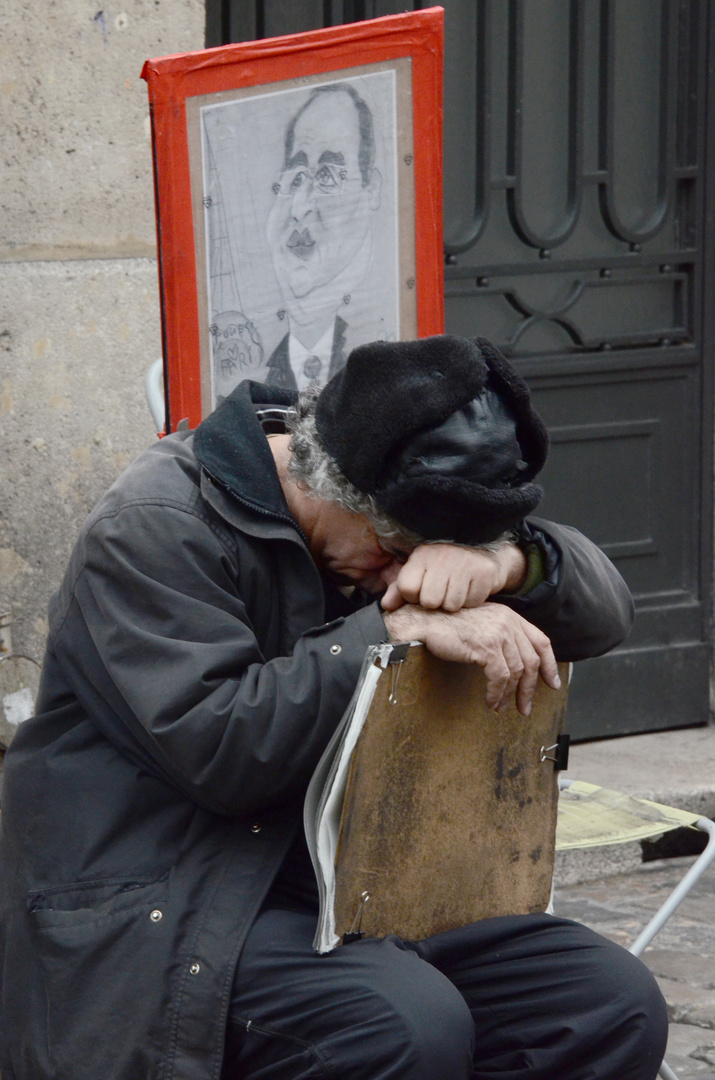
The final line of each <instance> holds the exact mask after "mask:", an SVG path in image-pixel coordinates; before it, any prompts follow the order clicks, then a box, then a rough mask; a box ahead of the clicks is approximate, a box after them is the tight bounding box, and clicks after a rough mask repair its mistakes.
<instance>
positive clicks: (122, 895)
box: [27, 875, 175, 1080]
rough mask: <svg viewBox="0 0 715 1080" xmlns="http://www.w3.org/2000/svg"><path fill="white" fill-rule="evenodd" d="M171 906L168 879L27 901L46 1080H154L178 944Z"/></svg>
mask: <svg viewBox="0 0 715 1080" xmlns="http://www.w3.org/2000/svg"><path fill="white" fill-rule="evenodd" d="M168 897H169V884H168V875H165V876H164V877H162V878H159V879H154V880H141V879H134V880H126V879H124V880H119V879H116V880H114V879H107V880H102V881H96V880H95V881H91V882H77V883H74V884H72V885H66V886H60V887H58V888H53V889H45V890H41V891H40V890H37V891H33V892H31V893H29V894H28V895H27V908H28V912H27V921H28V924H29V928H30V933H31V935H32V938H33V949H34V951H35V952H36V954H37V957H38V960H39V964H40V968H41V977H42V983H43V986H42V993H43V997H44V1006H43V1012H44V1022H45V1025H46V1026H45V1037H46V1043H45V1045H46V1055H47V1059H48V1061H49V1062H50V1063H51V1072H49V1073H48V1074H47V1075H48V1076H52V1077H53V1078H60V1077H61V1078H62V1080H84V1078H86V1077H92V1078H94V1077H101V1078H102V1080H137V1078H138V1077H142V1080H150V1078H154V1077H156V1076H158V1074H159V1072H160V1062H161V1056H162V1053H161V1047H162V1044H163V1045H164V1047H165V1045H166V1037H167V1036H166V1030H165V1028H166V1020H165V1017H166V1014H167V1007H168V986H167V976H168V969H169V967H170V957H171V954H172V950H173V945H174V944H175V943H174V942H173V940H172V939H173V936H174V933H175V927H174V926H173V925H172V924H173V919H172V917H171V905H170V904H169V902H168ZM41 1075H42V1076H43V1077H44V1076H45V1073H44V1072H43V1073H42V1074H41Z"/></svg>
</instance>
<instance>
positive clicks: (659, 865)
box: [554, 857, 715, 1080]
mask: <svg viewBox="0 0 715 1080" xmlns="http://www.w3.org/2000/svg"><path fill="white" fill-rule="evenodd" d="M692 862H693V858H691V857H679V858H674V859H663V860H660V861H657V862H652V863H645V864H643V865H641V866H639V867H637V869H635V870H633V871H630V872H628V873H620V874H617V875H615V876H613V877H606V878H603V879H601V880H599V881H597V882H591V883H589V884H582V885H570V886H566V887H558V886H557V888H556V890H555V898H554V906H555V911H556V913H557V914H558V915H563V916H565V917H567V918H571V919H577V920H578V921H579V922H583V923H585V924H586V925H587V926H590V927H592V928H593V929H594V930H597V931H598V932H599V933H601V934H603V935H604V936H605V937H609V938H611V939H612V940H613V941H617V942H619V944H621V945H625V946H628V945H630V943H631V942H632V941H633V940H634V939H635V938H636V936H637V935H638V933H639V931H640V930H641V929H642V928H643V926H644V924H645V923H646V922H647V921H648V919H649V918H650V916H651V915H652V914H653V913H654V912H655V911H657V909H658V907H659V906H660V905H661V903H662V902H663V900H665V898H666V897H667V895H668V893H669V892H670V891H671V890H672V889H673V888H674V887H675V885H676V884H677V883H678V881H679V880H680V878H681V877H682V876H683V874H684V873H685V871H686V870H687V868H688V866H689V865H690V864H691V863H692ZM643 960H644V961H645V962H646V963H647V964H648V966H649V967H650V969H651V970H652V971H653V973H654V974H655V976H656V977H657V979H658V982H659V984H660V987H661V989H662V991H663V994H664V996H665V999H666V1001H667V1003H668V1012H669V1016H670V1021H671V1022H670V1031H669V1038H668V1051H667V1054H666V1061H667V1062H668V1064H669V1065H670V1066H671V1068H673V1069H674V1070H675V1071H676V1073H677V1074H678V1077H679V1080H705V1078H713V1080H715V865H712V866H710V867H709V869H708V870H706V871H705V874H704V875H703V877H702V878H701V879H700V881H699V882H698V883H697V884H696V885H695V886H694V888H693V889H692V891H691V892H690V894H689V895H688V896H687V897H686V899H685V900H684V901H683V902H682V904H681V905H680V907H679V908H678V909H677V911H676V912H675V913H674V914H673V915H672V916H671V918H670V920H669V921H668V922H667V923H666V925H665V926H664V927H663V929H662V930H661V931H660V933H659V934H658V935H657V936H656V937H655V939H654V941H653V944H652V945H651V946H650V947H649V948H648V949H646V951H645V954H644V956H643ZM613 1080H618V1078H617V1077H614V1078H613Z"/></svg>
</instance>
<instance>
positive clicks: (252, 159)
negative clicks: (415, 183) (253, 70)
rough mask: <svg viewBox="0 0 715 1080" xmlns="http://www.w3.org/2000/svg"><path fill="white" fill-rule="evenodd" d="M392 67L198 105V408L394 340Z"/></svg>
mask: <svg viewBox="0 0 715 1080" xmlns="http://www.w3.org/2000/svg"><path fill="white" fill-rule="evenodd" d="M396 100H397V99H396V80H395V72H394V71H393V70H392V69H385V70H379V71H372V72H367V73H365V74H364V75H360V76H355V77H352V78H351V79H334V80H329V81H325V82H316V83H315V85H314V86H312V87H310V86H308V87H306V86H291V87H287V88H281V89H279V90H269V91H268V92H264V91H262V92H260V93H253V94H249V95H243V96H239V97H236V98H234V99H231V100H228V101H225V102H219V103H210V104H208V105H202V106H201V113H200V115H201V125H202V148H201V152H202V158H201V164H202V185H203V187H202V197H203V225H204V244H203V250H204V252H205V267H206V295H207V300H206V302H207V309H208V320H207V323H208V329H209V330H210V334H209V335H208V343H209V347H210V369H211V375H210V378H211V390H210V393H211V400H212V407H214V406H215V405H216V404H217V403H218V401H219V400H220V399H221V398H222V397H223V396H225V395H226V394H228V393H229V392H230V390H231V389H232V388H233V387H234V386H235V385H236V384H237V383H238V382H240V381H241V379H245V378H252V379H256V380H257V381H259V382H267V383H272V384H275V385H279V386H284V387H286V388H290V389H303V388H304V387H306V386H323V385H324V384H325V382H326V381H327V380H328V379H329V378H330V377H331V376H332V375H333V374H335V372H336V371H338V370H339V369H340V368H341V367H342V365H343V364H344V363H345V360H346V358H347V356H348V354H349V352H350V350H351V349H353V348H354V347H355V346H356V345H358V344H360V343H361V342H363V341H374V340H376V339H377V338H384V339H388V340H390V339H392V340H396V339H397V338H398V337H399V334H400V306H399V303H400V301H399V244H398V217H397V207H398V201H397V187H396V184H397V179H396V178H397V105H396Z"/></svg>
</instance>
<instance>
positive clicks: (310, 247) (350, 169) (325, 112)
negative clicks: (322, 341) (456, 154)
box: [266, 91, 380, 298]
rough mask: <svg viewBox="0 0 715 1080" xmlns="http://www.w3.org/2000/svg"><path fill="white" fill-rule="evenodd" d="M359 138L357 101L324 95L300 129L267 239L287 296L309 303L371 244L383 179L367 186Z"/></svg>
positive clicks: (277, 189) (279, 188)
mask: <svg viewBox="0 0 715 1080" xmlns="http://www.w3.org/2000/svg"><path fill="white" fill-rule="evenodd" d="M359 148H360V130H359V122H358V114H357V110H356V109H355V105H354V104H353V101H352V99H351V98H350V97H349V95H348V94H346V93H343V92H341V91H336V92H331V93H325V94H320V95H318V97H317V98H316V99H315V100H314V101H312V102H311V104H310V105H309V106H308V107H307V109H306V110H305V112H303V113H302V114H301V115H300V117H299V118H298V121H297V122H296V125H295V129H294V139H293V149H292V154H291V158H290V160H289V161H288V162H287V163H286V165H285V167H284V170H283V172H282V174H281V176H280V179H279V181H278V182H277V183H276V185H275V187H274V191H275V192H276V195H275V199H274V202H273V206H272V208H271V211H270V213H269V215H268V222H267V226H266V231H267V235H268V242H269V244H270V247H271V255H272V258H273V265H274V267H275V270H276V274H277V276H278V279H279V281H280V284H281V288H282V289H283V292H284V295H286V296H287V295H288V291H290V293H292V295H293V296H294V297H297V298H301V297H304V296H307V295H308V294H309V293H310V292H312V290H313V289H316V288H319V287H320V286H321V285H324V284H326V283H327V282H330V281H332V280H333V279H334V278H336V277H337V276H338V274H340V273H341V272H342V271H343V270H345V269H346V268H347V267H348V266H349V264H350V262H351V260H352V259H353V257H354V256H355V254H356V253H357V252H358V250H359V249H360V247H361V246H362V244H363V243H364V241H365V238H366V236H367V232H368V228H369V219H370V214H371V212H372V210H375V209H377V207H378V206H379V204H380V196H379V182H380V177H379V173H377V172H376V171H375V170H374V171H373V178H372V179H371V180H370V182H369V183H368V184H367V185H366V186H363V182H362V175H361V173H360V167H359V164H358V152H359Z"/></svg>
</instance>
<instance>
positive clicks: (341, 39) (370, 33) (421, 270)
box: [142, 8, 444, 432]
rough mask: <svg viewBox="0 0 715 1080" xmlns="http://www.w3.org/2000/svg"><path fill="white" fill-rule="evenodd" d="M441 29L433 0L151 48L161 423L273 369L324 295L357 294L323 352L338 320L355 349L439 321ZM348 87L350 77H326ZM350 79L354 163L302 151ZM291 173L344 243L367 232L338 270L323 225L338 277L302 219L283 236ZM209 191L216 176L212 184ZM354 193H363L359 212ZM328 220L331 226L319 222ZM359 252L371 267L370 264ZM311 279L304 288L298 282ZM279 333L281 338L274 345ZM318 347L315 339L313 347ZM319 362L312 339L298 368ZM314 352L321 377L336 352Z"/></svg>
mask: <svg viewBox="0 0 715 1080" xmlns="http://www.w3.org/2000/svg"><path fill="white" fill-rule="evenodd" d="M443 38H444V30H443V10H442V8H430V9H427V10H424V11H418V12H413V13H406V14H403V15H393V16H387V17H384V18H380V19H373V20H369V21H365V22H360V23H356V24H352V25H347V26H337V27H331V28H329V29H325V30H316V31H312V32H309V33H304V34H296V35H291V36H287V37H280V38H272V39H267V40H263V41H255V42H243V43H240V44H235V45H226V46H223V47H221V48H217V49H207V50H203V51H200V52H193V53H186V54H182V55H176V56H168V57H162V58H159V59H154V60H148V61H147V62H146V63H145V65H144V68H143V70H142V77H143V78H144V79H145V80H146V81H147V84H148V91H149V102H150V112H151V122H152V144H153V155H154V182H155V197H156V216H157V240H158V253H159V285H160V297H161V316H162V334H163V354H164V379H165V401H166V431H167V432H169V431H171V430H176V429H177V428H178V427H179V426H181V427H182V428H184V427H187V426H188V427H190V428H193V427H195V426H196V425H197V424H198V423H199V422H200V421H201V419H203V417H204V416H206V415H207V413H208V412H210V411H211V409H212V408H213V407H214V406H215V404H216V403H217V400H220V399H221V396H223V393H224V391H225V389H226V387H228V386H229V384H230V379H234V380H235V381H240V378H264V379H265V381H273V382H280V379H281V378H282V377H283V376H281V375H280V374H277V372H278V370H279V369H278V366H277V365H278V362H277V360H276V357H277V356H278V355H279V353H280V352H281V348H283V352H286V349H287V347H288V344H289V345H290V348H291V350H294V349H299V347H300V342H299V341H298V340H297V339H298V335H299V334H302V333H303V330H302V329H301V325H299V324H300V320H301V319H304V320H306V321H309V319H312V320H313V323H314V325H313V326H311V328H310V331H309V330H306V331H305V335H304V336H306V350H305V351H306V352H310V351H311V350H312V349H313V346H312V345H311V344H310V343H309V342H308V341H307V336H308V334H309V332H312V333H313V335H315V334H317V333H318V332H319V331H318V329H317V327H318V314H319V312H322V310H323V309H325V310H326V311H327V309H328V308H329V307H330V304H331V303H332V302H333V296H332V294H333V293H335V294H336V295H337V294H338V293H339V290H340V288H344V292H343V294H342V297H341V298H340V300H339V303H344V304H345V305H347V306H346V308H342V307H341V308H340V312H339V313H338V314H336V315H335V316H334V322H333V329H332V330H329V332H328V331H326V333H325V334H323V338H322V339H321V340H322V348H323V350H326V349H328V347H329V345H328V339H329V334H330V333H332V334H333V341H332V345H331V346H330V347H332V349H333V359H332V360H331V361H330V363H331V364H334V363H335V359H334V355H335V344H336V342H337V340H338V336H339V328H340V341H341V343H342V344H343V345H346V346H349V347H350V348H351V347H353V345H354V344H357V343H359V340H374V339H375V338H377V337H383V336H384V337H391V336H393V335H394V336H397V337H399V338H403V339H404V338H410V337H425V336H427V335H430V334H437V333H442V332H443V327H444V290H443V256H442V56H443ZM365 88H366V89H365ZM338 90H344V91H345V94H339V93H328V91H338ZM347 94H349V95H350V97H351V98H352V101H353V104H354V107H355V109H356V110H358V111H357V116H358V121H356V122H359V124H360V140H361V142H360V155H361V157H360V164H359V167H354V168H353V169H352V172H353V173H354V174H355V175H351V168H350V165H349V163H345V164H342V163H341V162H342V158H341V157H339V156H336V155H335V154H334V153H333V154H332V155H331V153H330V152H328V151H326V152H325V153H324V154H323V155H321V157H320V164H319V165H318V164H316V163H315V162H314V163H313V164H311V163H309V162H307V160H306V161H305V163H304V164H302V162H303V161H304V160H305V154H303V155H302V157H301V153H300V152H297V153H295V154H293V152H292V148H293V146H294V145H295V146H296V147H297V146H298V144H299V142H300V139H299V124H300V120H301V117H302V118H303V123H302V128H301V129H300V130H301V131H302V130H303V129H305V128H306V127H312V129H313V130H314V131H315V130H319V131H321V132H322V131H324V130H325V128H326V126H327V127H331V126H332V127H335V125H336V124H337V123H339V121H340V117H341V115H342V114H341V113H340V109H341V108H343V107H345V108H346V109H347V112H346V113H345V116H348V114H350V115H353V114H352V113H351V108H352V106H351V108H347V97H346V95H347ZM358 100H359V101H360V102H361V104H360V106H359V107H358V105H357V104H356V102H357V101H358ZM328 102H329V106H328V104H327V103H328ZM366 102H367V104H365V103H366ZM329 108H330V109H332V112H330V111H329ZM320 110H322V113H321V112H320ZM360 110H361V111H360ZM366 112H367V113H368V114H369V115H370V116H372V117H373V120H372V121H371V122H370V123H371V128H370V130H371V131H373V135H372V136H371V137H372V145H373V148H374V147H377V149H376V150H375V149H373V166H365V164H364V162H365V160H366V156H365V154H364V153H363V133H364V131H363V129H364V127H365V125H364V124H363V122H362V118H363V116H364V114H365V113H366ZM323 114H325V115H327V118H328V119H327V124H326V122H325V115H323ZM287 117H290V118H291V119H290V120H288V122H286V118H287ZM308 121H309V122H310V123H308ZM352 122H353V121H352V120H347V123H348V124H350V123H352ZM380 123H382V127H383V130H382V131H380V129H379V124H380ZM289 128H292V134H290V135H289ZM343 128H344V124H343ZM249 136H250V138H249ZM300 137H301V138H302V137H303V136H300ZM247 139H248V141H247ZM291 140H292V141H291ZM289 142H290V146H291V154H292V156H290V155H289V152H288V147H289ZM269 150H270V153H269ZM381 152H382V153H383V159H382V160H380V156H379V155H380V153H381ZM277 154H280V157H279V159H276V155H277ZM326 154H327V163H326V161H325V160H324V159H325V158H326ZM289 156H290V160H289ZM335 161H338V164H337V165H336V164H335ZM378 165H379V166H380V167H379V168H378V167H377V166H378ZM221 169H223V173H221V172H220V170H221ZM271 169H273V170H274V171H273V173H272V174H269V173H270V170H271ZM370 169H372V171H370ZM241 170H243V173H242V172H241ZM375 177H377V178H378V179H379V186H380V194H379V195H376V194H375V190H376V186H377V180H375ZM271 178H272V180H273V182H272V183H271V184H269V183H268V180H269V179H271ZM368 178H369V181H368ZM212 185H213V186H212ZM251 185H253V187H254V188H255V190H252V189H251ZM301 185H302V187H301ZM350 185H353V186H352V187H351V186H350ZM269 188H271V189H272V190H271V191H269ZM299 189H301V192H302V194H301V196H300V198H304V197H305V198H308V197H309V198H310V199H313V200H314V202H315V203H319V205H320V206H321V207H324V208H326V210H325V213H324V214H323V218H324V220H325V221H327V220H328V219H329V214H330V213H332V214H333V217H334V220H335V221H339V222H342V224H341V228H342V229H343V234H344V236H347V237H348V238H349V240H350V243H353V244H354V245H357V244H358V243H360V244H361V245H362V246H361V247H360V251H359V252H358V254H357V255H356V254H354V252H353V253H352V254H350V257H349V258H348V257H347V254H346V253H348V251H349V245H348V241H347V240H344V241H343V242H342V243H343V249H344V253H343V256H342V257H343V260H344V262H345V263H346V266H345V268H344V269H341V267H340V263H339V258H338V255H337V254H336V252H337V250H338V248H339V247H340V244H334V245H333V249H329V247H328V243H327V241H325V242H324V248H323V253H322V255H321V258H322V259H323V266H324V267H327V266H328V265H332V266H333V269H332V270H330V274H332V277H331V276H330V274H329V273H328V271H327V270H325V271H324V273H323V279H322V280H321V279H320V278H319V276H318V275H317V274H316V271H315V269H314V268H315V266H316V265H317V263H316V259H315V252H316V250H318V247H319V244H318V243H317V242H316V240H315V239H314V238H313V236H312V235H311V233H310V231H309V230H307V228H306V229H302V228H301V227H300V225H296V226H295V227H293V226H291V228H292V232H290V237H289V239H283V240H281V239H280V237H281V236H283V237H286V236H288V233H289V230H288V229H287V225H286V221H287V218H288V217H290V216H291V214H292V217H293V218H296V217H297V216H298V212H297V210H296V207H297V205H298V201H299V200H298V197H297V196H296V192H298V190H299ZM214 191H216V192H219V193H222V194H221V198H220V199H216V198H214V197H213V195H212V194H211V193H212V192H214ZM207 192H209V194H207ZM319 196H320V197H321V198H322V202H321V201H320V199H319V198H318V197H319ZM330 196H338V197H337V198H331V197H330ZM269 200H271V201H270V202H269ZM347 204H350V205H351V206H356V207H358V210H356V213H355V216H354V219H351V221H352V224H350V226H349V227H348V226H347V225H345V221H346V220H347V211H346V210H345V206H346V205H347ZM377 206H379V208H380V210H379V214H377V213H376V214H375V215H374V217H371V214H370V212H369V211H371V210H373V209H376V207H377ZM339 207H342V209H341V210H340V213H338V208H339ZM266 208H268V209H267V211H266ZM289 209H290V213H289ZM358 211H359V214H358ZM380 214H381V215H382V219H381V221H380V222H379V224H377V225H376V224H375V222H376V221H377V219H378V217H379V216H380ZM359 215H362V216H361V217H360V219H359V220H360V221H362V222H365V221H368V219H369V225H370V230H371V232H370V240H369V245H370V247H369V257H370V262H369V263H368V262H367V261H366V259H365V257H364V256H365V252H366V250H367V247H366V245H367V244H368V241H367V240H363V239H362V238H361V233H360V232H359V231H358V226H356V225H355V224H354V221H357V220H358V216H359ZM264 218H265V221H264V220H263V219H264ZM272 220H273V221H274V223H273V224H271V221H272ZM362 227H363V226H362V225H361V226H360V228H362ZM365 227H366V226H365ZM281 229H283V230H284V231H283V233H281ZM349 229H352V232H349V231H348V230H349ZM313 231H315V229H314V230H313ZM323 231H324V234H325V235H326V236H327V235H328V229H327V227H326V228H325V229H324V230H323ZM334 233H335V234H336V235H338V234H337V232H336V230H334ZM353 238H354V239H353ZM281 244H283V251H282V252H281V250H280V249H281ZM271 245H273V246H271ZM286 249H287V250H286ZM326 252H327V254H326ZM330 259H332V260H333V261H332V264H330ZM311 260H312V262H311ZM289 263H290V265H288V264H289ZM363 264H364V265H363ZM393 264H394V265H393ZM385 267H387V269H384V268H385ZM356 268H362V269H361V272H362V274H363V277H362V279H360V280H358V279H357V278H356V275H357V269H356ZM381 273H382V274H383V276H384V278H385V281H382V279H381V278H380V274H381ZM291 275H292V276H291ZM350 275H352V277H351V276H350ZM346 281H347V282H348V284H347V285H345V284H344V283H345V282H346ZM385 282H386V283H387V284H385ZM316 283H317V284H316ZM326 283H328V284H326ZM310 289H313V290H314V291H313V292H310V293H309V296H310V302H308V301H306V300H304V299H302V296H303V295H305V294H306V291H307V290H310ZM321 290H322V291H321ZM370 290H372V293H371V291H370ZM237 297H238V299H237ZM281 297H284V298H285V302H282V301H281ZM249 301H250V302H249ZM301 304H302V306H301ZM381 307H382V308H384V312H383V314H381V315H380V321H379V323H378V322H376V321H375V320H377V318H378V308H381ZM222 308H223V309H225V311H221V309H222ZM254 310H255V311H257V312H259V314H260V318H259V317H258V316H254V314H253V312H254ZM217 311H219V312H221V314H220V316H217V314H216V312H217ZM306 312H307V314H306ZM356 312H357V313H358V316H359V317H355V319H354V323H355V330H354V336H355V338H356V340H354V341H350V340H349V338H350V334H352V333H353V331H352V329H351V330H350V331H349V332H346V327H347V325H348V322H349V319H347V318H343V317H342V316H344V315H346V314H347V313H349V314H350V316H351V317H352V316H354V315H355V313H356ZM269 316H270V317H269ZM261 318H262V319H263V321H264V324H265V326H264V327H263V326H261V325H260V320H261ZM281 320H282V323H281ZM289 327H290V332H289V331H288V328H289ZM293 327H295V328H296V329H295V335H294V333H293ZM281 333H284V337H283V340H282V343H281V344H280V345H279V346H276V347H275V348H273V345H274V341H275V338H276V337H277V335H280V334H281ZM360 335H362V337H360ZM366 335H368V336H366ZM289 337H290V339H291V340H290V342H289ZM296 343H297V344H296ZM271 349H272V352H271ZM319 349H320V346H319V345H316V346H315V351H316V354H319ZM347 351H349V349H348V350H347ZM286 355H287V353H286ZM283 359H285V358H283ZM281 362H283V361H281ZM291 363H294V356H293V352H291ZM311 364H313V365H314V367H320V366H321V364H320V361H319V359H318V358H317V356H313V355H310V356H308V362H307V363H305V364H304V365H303V368H302V369H301V373H300V374H297V375H296V376H295V377H296V378H300V379H302V380H303V382H305V380H306V379H309V378H312V379H313V382H315V381H316V376H315V375H313V374H312V372H313V368H311V366H310V365H311ZM267 365H268V366H267ZM322 368H323V375H322V378H323V380H324V378H325V377H326V376H327V361H326V363H324V364H323V365H322ZM267 370H268V373H269V377H266V371H267ZM295 370H296V371H297V370H298V369H295ZM305 372H307V374H305ZM331 373H332V372H331ZM290 377H291V376H290V374H289V375H288V378H290ZM286 385H287V384H286Z"/></svg>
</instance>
